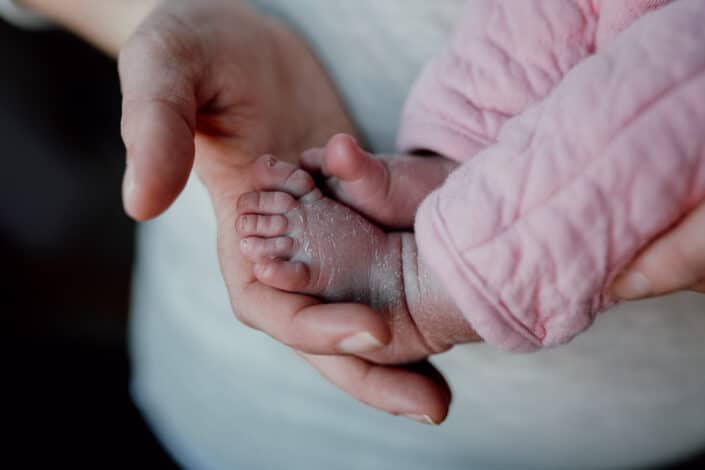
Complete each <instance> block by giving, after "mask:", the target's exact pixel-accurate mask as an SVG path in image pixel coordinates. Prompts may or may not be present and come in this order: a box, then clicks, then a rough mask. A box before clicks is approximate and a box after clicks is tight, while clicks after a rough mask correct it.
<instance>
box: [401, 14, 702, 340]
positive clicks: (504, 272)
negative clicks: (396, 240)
mask: <svg viewBox="0 0 705 470" xmlns="http://www.w3.org/2000/svg"><path fill="white" fill-rule="evenodd" d="M604 3H607V2H604ZM637 3H638V2H637ZM657 3H658V2H641V4H642V5H646V6H654V5H656V4H657ZM661 3H663V2H661ZM532 5H536V4H535V3H532ZM616 17H618V16H613V17H610V18H616ZM605 24H609V23H605ZM703 24H705V1H702V0H693V1H685V2H674V3H673V4H671V5H669V6H668V7H667V8H663V9H661V10H660V11H658V12H654V13H653V14H650V15H648V16H645V17H644V18H642V19H641V20H640V21H638V22H637V23H635V24H634V25H633V26H632V27H631V28H629V29H628V30H627V31H626V32H625V33H623V34H621V35H619V36H617V38H616V39H615V40H614V42H612V43H610V44H608V45H604V49H602V50H598V52H597V53H596V54H595V55H593V56H591V57H590V58H588V59H586V60H585V61H583V62H582V63H581V64H580V65H578V66H577V67H575V68H574V69H573V70H572V71H571V72H570V73H568V75H567V76H566V77H565V78H564V79H563V81H562V82H561V83H560V84H559V85H558V86H557V87H556V89H555V90H554V91H553V92H552V93H551V94H550V95H549V96H548V98H546V99H545V100H544V101H543V102H541V103H539V104H538V105H536V106H534V107H532V108H531V109H529V110H528V111H526V112H525V113H524V114H522V115H521V116H520V117H517V118H515V119H513V120H511V121H510V122H508V123H507V124H506V125H505V126H504V127H503V128H502V129H501V132H499V134H498V137H497V144H496V145H494V146H492V147H491V148H489V149H487V150H486V151H484V152H482V153H481V154H479V155H477V157H476V158H474V159H472V160H470V161H468V162H467V163H465V164H463V165H462V166H461V167H460V168H459V169H458V170H456V171H455V172H454V173H453V174H452V175H451V176H450V177H449V179H448V180H447V182H446V183H445V184H444V185H443V186H442V187H441V188H440V189H439V190H437V191H436V192H434V193H433V194H432V195H431V196H430V197H429V198H427V199H426V200H425V201H424V203H423V204H422V206H421V208H420V210H419V213H418V215H417V222H416V236H417V243H418V246H419V250H420V252H421V255H422V257H423V258H424V259H425V260H426V262H427V263H428V264H429V265H430V267H431V269H432V270H433V271H434V272H435V273H436V274H437V275H438V276H439V277H440V278H441V280H442V283H443V285H444V286H445V288H446V290H447V292H448V293H449V294H450V296H451V297H452V298H453V300H454V301H455V303H456V305H457V306H458V307H459V308H460V310H461V311H462V312H463V314H464V315H465V317H466V319H467V320H468V321H469V322H470V324H471V325H472V327H473V328H474V329H475V330H476V331H477V332H478V333H479V335H480V336H481V337H482V338H483V339H485V340H486V341H488V342H491V343H493V344H495V345H497V346H499V347H502V348H505V349H511V350H517V351H526V350H532V349H536V348H540V347H543V346H551V345H556V344H561V343H564V342H566V341H568V340H570V339H571V338H573V337H574V336H575V335H576V334H578V333H580V332H581V331H583V330H584V329H585V328H587V327H588V326H589V325H590V324H591V322H592V321H593V319H594V317H595V315H596V314H597V313H598V312H600V311H602V310H604V309H606V308H607V307H608V306H610V305H611V299H610V298H609V295H608V294H607V286H608V285H609V283H610V281H611V280H612V278H613V277H614V276H615V275H616V273H618V272H619V270H620V269H621V268H622V267H623V266H624V265H625V264H626V263H627V262H628V261H630V260H631V259H632V258H633V257H634V256H635V254H636V253H637V252H638V251H639V250H640V249H641V248H642V247H644V246H645V245H646V244H647V243H648V241H649V240H652V239H653V238H654V237H656V236H657V235H658V234H660V233H661V232H662V231H664V230H665V229H667V228H668V227H669V226H670V225H672V224H673V223H674V222H676V221H677V220H678V219H679V218H680V217H682V215H683V214H684V213H686V212H687V211H688V210H689V209H691V208H693V207H694V206H695V205H696V204H697V203H699V202H700V201H702V200H703V198H705V133H704V132H703V129H705V48H703V44H705V28H703ZM605 34H606V33H605ZM468 107H469V108H470V110H471V111H470V112H471V113H474V112H475V110H474V109H475V108H474V107H473V106H468ZM469 122H470V125H469V126H468V127H469V128H472V129H476V127H475V126H476V124H475V122H476V121H474V120H472V119H470V120H469ZM477 122H482V123H485V122H488V121H487V120H479V121H477ZM489 122H492V121H489ZM488 128H492V127H488ZM479 129H480V130H482V129H484V128H482V127H481V128H479ZM492 129H493V128H492ZM402 135H405V134H402ZM433 135H435V134H429V135H427V136H426V137H425V138H426V139H428V138H430V137H433ZM437 135H438V137H434V138H438V139H441V137H440V136H441V133H440V132H439V133H438V134H437ZM468 135H471V134H468ZM472 135H475V134H472ZM480 135H483V134H482V133H480ZM484 135H491V133H489V134H484ZM432 141H433V139H432ZM417 145H421V144H420V143H419V144H417ZM468 149H469V152H468V154H472V152H473V151H474V148H473V147H472V146H471V145H468V146H467V147H466V151H467V150H468Z"/></svg>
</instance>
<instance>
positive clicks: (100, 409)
mask: <svg viewBox="0 0 705 470" xmlns="http://www.w3.org/2000/svg"><path fill="white" fill-rule="evenodd" d="M0 57H1V58H2V63H3V65H2V66H0V138H1V139H2V140H1V142H2V145H1V147H0V148H2V170H1V171H0V259H1V260H2V280H3V281H2V283H3V288H2V292H3V295H2V298H1V300H0V310H1V311H2V313H3V315H2V318H3V322H4V327H3V329H2V331H3V341H2V342H1V344H2V349H3V351H2V353H3V354H2V357H3V362H4V363H5V366H4V368H5V369H6V370H7V371H8V372H9V373H8V374H4V377H3V380H2V383H3V386H2V389H3V396H4V398H3V401H2V403H3V406H4V407H6V412H5V413H3V415H4V416H7V417H8V419H7V420H3V421H4V422H3V424H4V427H5V429H6V431H5V435H6V436H8V437H6V438H5V439H6V445H4V446H3V448H5V449H6V451H4V452H3V454H4V455H3V459H4V461H5V462H4V463H0V466H1V467H3V468H36V467H38V466H44V465H47V464H51V466H52V467H64V466H66V467H68V468H106V467H111V468H134V467H139V468H142V466H146V468H151V469H162V468H164V469H168V468H176V467H175V465H174V464H173V463H172V462H171V460H170V459H169V457H167V456H166V454H165V453H164V452H163V451H162V449H161V448H160V446H159V444H158V443H157V441H156V439H155V438H154V437H153V436H152V435H151V434H150V432H149V430H148V428H147V427H146V425H145V423H144V422H143V421H142V419H141V417H140V415H139V413H138V412H137V410H136V409H135V408H134V406H133V405H132V403H131V401H130V399H129V395H128V376H129V368H128V360H127V354H126V337H125V332H126V321H127V311H128V303H129V282H130V271H131V266H132V258H133V232H134V224H133V223H132V222H130V221H129V219H128V218H127V217H126V216H125V215H124V213H123V211H122V207H121V203H120V180H121V173H122V170H123V167H124V151H123V148H122V144H121V141H120V136H119V121H120V92H119V84H118V80H117V73H116V66H115V64H114V62H113V61H111V60H109V59H107V58H105V57H103V56H101V55H100V54H99V53H97V52H95V51H94V50H92V49H90V48H89V47H87V46H85V45H83V44H82V43H81V42H80V41H78V40H76V39H73V38H72V37H70V36H69V35H67V34H64V33H61V32H58V31H46V32H44V31H43V32H23V31H19V30H17V29H14V28H12V27H10V26H8V25H6V24H4V23H2V22H1V21H0ZM8 438H9V441H7V439H8ZM7 451H9V455H8V453H7ZM12 454H14V456H15V457H17V458H18V459H19V460H16V459H15V458H13V457H12ZM13 461H15V462H21V465H20V464H18V466H17V467H15V466H14V465H11V466H9V467H8V466H6V465H7V462H13Z"/></svg>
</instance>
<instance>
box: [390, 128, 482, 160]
mask: <svg viewBox="0 0 705 470" xmlns="http://www.w3.org/2000/svg"><path fill="white" fill-rule="evenodd" d="M397 146H398V148H399V150H400V151H401V152H402V153H412V152H414V151H418V150H429V151H431V152H434V153H436V154H438V155H441V156H443V157H445V158H450V159H452V160H455V161H457V162H464V161H467V160H468V159H470V157H472V156H473V155H475V154H476V153H478V152H479V151H480V150H482V149H483V148H484V147H485V146H486V145H485V144H482V143H480V142H478V141H477V140H475V139H473V138H472V137H470V136H468V135H467V134H464V133H463V132H461V131H458V130H454V129H453V128H452V127H450V126H447V125H444V124H443V123H438V122H433V120H426V119H412V118H407V119H405V120H404V122H403V124H402V126H401V129H400V130H399V136H398V138H397Z"/></svg>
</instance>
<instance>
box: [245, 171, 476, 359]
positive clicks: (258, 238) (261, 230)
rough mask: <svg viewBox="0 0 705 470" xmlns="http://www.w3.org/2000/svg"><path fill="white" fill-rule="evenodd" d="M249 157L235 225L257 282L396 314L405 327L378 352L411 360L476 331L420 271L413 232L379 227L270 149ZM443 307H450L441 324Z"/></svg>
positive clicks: (390, 318)
mask: <svg viewBox="0 0 705 470" xmlns="http://www.w3.org/2000/svg"><path fill="white" fill-rule="evenodd" d="M255 165H256V166H257V168H256V173H257V175H258V179H259V181H258V184H257V187H258V188H261V189H262V190H261V191H259V192H252V193H248V194H244V195H243V196H241V197H240V200H239V201H238V213H239V214H240V216H239V218H238V220H237V224H236V225H237V230H238V232H239V234H240V235H241V237H242V242H241V246H240V249H241V251H242V253H243V255H244V256H245V257H246V258H248V259H249V260H250V261H251V262H252V263H254V273H255V276H256V278H257V279H258V281H259V282H262V283H264V284H266V285H269V286H271V287H275V288H278V289H281V290H285V291H289V292H297V293H303V294H308V295H312V296H316V297H319V298H321V299H323V300H326V301H331V302H355V303H364V304H367V305H369V306H371V307H372V308H374V309H375V310H377V311H378V312H380V313H381V314H382V315H384V316H385V317H386V318H387V320H388V321H389V322H394V323H395V328H394V329H395V331H400V328H399V325H402V326H403V328H401V330H403V331H404V334H403V335H399V338H394V339H393V340H392V347H391V348H389V350H388V351H387V355H386V356H385V357H384V358H381V359H380V358H379V357H378V358H376V360H385V361H386V360H388V361H393V362H399V361H406V360H415V359H419V358H423V357H426V356H428V355H429V354H431V353H435V352H440V351H443V350H446V349H447V348H448V346H447V345H449V344H453V342H455V343H457V342H458V341H457V335H459V334H460V335H464V336H463V337H464V338H465V339H467V338H468V336H469V337H470V338H474V333H472V330H471V329H470V328H469V326H468V324H467V322H466V321H465V320H464V318H463V317H462V315H460V313H459V312H458V311H457V309H456V308H455V307H454V306H453V304H452V302H450V301H449V299H448V298H447V297H446V296H445V295H444V294H443V292H442V289H441V287H440V284H438V283H435V281H434V279H435V277H434V276H433V275H432V274H431V273H428V272H425V271H424V272H420V271H419V267H420V266H421V268H422V269H425V268H423V266H424V265H423V263H419V262H418V261H419V260H417V257H416V250H415V248H416V246H415V242H414V239H413V236H412V235H411V234H400V233H391V234H388V233H385V232H384V231H383V230H381V229H379V228H378V227H376V226H375V225H373V224H371V223H370V222H369V221H367V220H366V219H365V218H364V217H362V216H361V215H359V214H357V213H356V212H354V211H353V210H351V209H350V208H348V207H346V206H344V205H342V204H340V203H338V202H336V201H334V200H332V199H330V198H327V197H325V196H323V194H322V193H321V192H320V191H319V190H318V189H317V188H316V187H315V183H314V181H313V179H312V178H311V176H310V175H309V174H308V173H307V172H305V171H303V170H300V169H297V168H296V167H294V166H293V165H290V164H288V163H285V162H279V161H277V160H275V159H273V158H272V157H264V158H261V159H259V160H258V161H257V162H256V163H255ZM441 312H443V313H445V314H447V315H448V318H447V319H446V320H445V321H444V323H443V325H439V323H440V322H438V318H439V313H441ZM424 328H425V330H424ZM451 340H452V341H453V342H450V341H451ZM409 344H413V345H417V347H416V348H410V347H409ZM402 351H403V352H402Z"/></svg>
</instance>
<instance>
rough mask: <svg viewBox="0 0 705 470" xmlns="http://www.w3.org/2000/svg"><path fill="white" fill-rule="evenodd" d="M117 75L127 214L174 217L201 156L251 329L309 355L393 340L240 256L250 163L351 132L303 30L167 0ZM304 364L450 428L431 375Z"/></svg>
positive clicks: (362, 310) (329, 360)
mask: <svg viewBox="0 0 705 470" xmlns="http://www.w3.org/2000/svg"><path fill="white" fill-rule="evenodd" d="M120 74H121V80H122V86H123V93H124V105H123V137H124V140H125V143H126V146H127V150H128V155H127V160H128V167H127V171H126V175H125V182H124V200H125V206H126V209H127V211H128V213H130V214H131V215H132V216H133V217H134V218H136V219H139V220H143V219H148V218H150V217H154V216H156V215H158V214H159V213H161V212H162V211H164V210H165V209H166V208H167V207H168V206H169V205H170V204H171V203H172V202H173V201H174V199H175V198H176V197H177V196H178V194H179V193H180V192H181V190H182V188H183V186H184V184H185V182H186V180H187V178H188V175H189V173H190V171H191V168H192V166H193V164H194V156H195V166H196V170H197V172H198V174H199V176H200V178H201V179H202V181H203V182H204V184H205V185H206V187H207V188H208V191H209V193H210V195H211V199H212V202H213V206H214V209H215V214H216V218H217V222H218V249H219V257H220V260H221V270H222V273H223V277H224V279H225V281H226V284H227V287H228V291H229V294H230V298H231V303H232V305H233V309H234V311H235V312H236V315H237V316H238V317H239V318H240V319H241V320H242V321H243V322H245V323H246V324H248V325H250V326H252V327H254V328H257V329H259V330H262V331H265V332H267V333H268V334H270V335H271V336H273V337H274V338H275V339H277V340H279V341H281V342H283V343H285V344H288V345H290V346H292V347H293V348H295V349H299V350H302V351H304V353H315V354H338V353H340V352H360V353H362V352H365V351H370V350H372V349H377V348H379V347H381V346H383V345H384V344H386V343H388V342H390V341H391V339H392V338H393V337H394V331H390V325H387V324H386V323H385V321H384V320H383V319H382V318H381V317H380V316H379V315H377V314H376V313H375V312H373V311H372V310H370V309H369V308H367V307H364V306H359V305H321V304H320V303H319V302H317V301H316V300H315V299H312V298H310V297H306V296H296V295H292V294H287V293H283V292H280V291H277V290H275V289H271V288H268V287H266V286H263V285H262V284H259V283H258V282H257V281H256V279H255V277H254V275H253V273H252V266H251V265H250V264H249V263H248V262H247V261H245V260H244V259H243V258H242V256H241V254H240V250H239V248H238V247H239V239H238V237H237V234H236V231H235V220H236V207H237V200H238V198H239V196H240V195H241V194H243V193H245V192H248V191H251V190H253V189H254V188H253V187H252V180H253V178H254V177H255V175H253V174H252V171H253V170H252V166H251V165H249V163H250V162H251V161H252V160H253V159H254V158H255V157H257V156H259V155H260V154H263V153H274V154H276V155H278V156H279V157H283V158H287V159H289V160H291V161H294V160H295V159H296V158H298V157H297V156H298V155H299V154H300V152H301V151H302V150H304V149H305V148H309V147H313V146H318V145H322V144H323V143H324V142H325V141H326V140H327V138H328V137H329V136H331V135H333V134H334V133H337V132H348V133H350V132H354V129H353V128H352V125H351V123H350V121H349V120H348V119H347V117H346V114H345V112H344V109H343V106H342V104H341V103H340V100H339V99H338V98H337V95H336V93H335V90H334V88H333V86H332V85H331V83H330V82H329V80H328V79H327V77H326V75H325V73H324V71H323V70H322V69H321V67H320V65H319V64H318V62H317V61H316V60H315V59H314V57H313V56H312V54H311V53H310V51H309V50H308V49H307V48H306V47H305V46H304V45H303V43H302V42H301V41H300V40H299V39H298V38H297V37H296V36H295V35H294V34H292V33H291V32H290V31H289V30H288V29H286V28H284V27H283V26H281V25H279V24H277V23H275V22H273V21H272V20H269V19H266V18H264V17H262V16H260V15H259V14H257V13H256V12H255V11H253V10H252V9H250V8H248V7H247V6H246V5H245V4H243V3H241V2H237V1H232V0H205V1H198V2H195V1H182V0H169V1H166V2H164V3H163V4H161V5H160V6H159V7H157V9H156V10H154V11H153V13H152V14H151V15H150V16H149V17H148V18H147V19H146V21H145V22H144V23H143V24H142V25H141V26H140V27H139V28H138V30H137V32H136V33H135V34H134V35H133V37H132V39H131V40H130V41H129V42H128V43H127V45H126V46H125V47H124V48H123V50H122V52H121V54H120ZM370 338H374V339H375V340H371V341H370ZM345 340H348V341H345ZM304 357H305V358H306V359H307V360H309V361H310V362H311V363H312V364H313V365H314V367H316V368H317V369H318V370H319V371H320V372H321V373H322V374H323V375H324V376H326V377H327V378H329V379H330V380H331V381H332V382H333V383H335V384H336V385H338V386H339V387H341V388H342V389H343V390H345V391H347V392H348V393H350V394H351V395H353V396H354V397H355V398H357V399H359V400H361V401H363V402H365V403H367V404H370V405H372V406H375V407H377V408H380V409H382V410H385V411H387V412H390V413H393V414H404V415H409V416H412V417H417V418H419V419H421V420H422V421H433V422H440V421H442V420H443V419H444V418H445V416H446V413H447V411H448V406H449V403H450V392H449V389H448V386H447V384H446V383H445V381H444V380H443V379H442V377H440V375H439V374H438V373H437V372H435V371H433V370H432V369H431V370H429V369H428V368H427V367H422V368H421V369H419V368H401V367H387V366H380V365H375V364H373V363H371V362H367V361H365V360H363V359H360V358H358V357H354V356H327V357H326V356H311V355H307V354H304Z"/></svg>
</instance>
